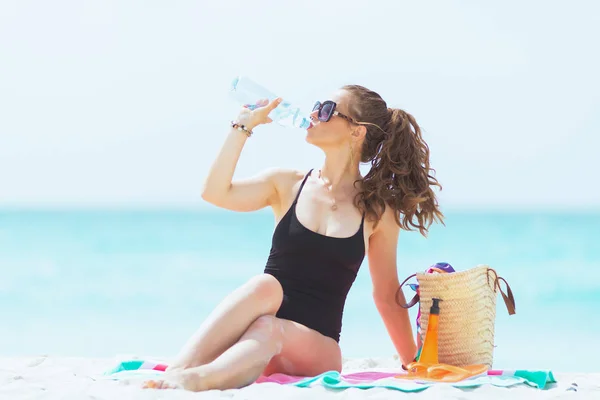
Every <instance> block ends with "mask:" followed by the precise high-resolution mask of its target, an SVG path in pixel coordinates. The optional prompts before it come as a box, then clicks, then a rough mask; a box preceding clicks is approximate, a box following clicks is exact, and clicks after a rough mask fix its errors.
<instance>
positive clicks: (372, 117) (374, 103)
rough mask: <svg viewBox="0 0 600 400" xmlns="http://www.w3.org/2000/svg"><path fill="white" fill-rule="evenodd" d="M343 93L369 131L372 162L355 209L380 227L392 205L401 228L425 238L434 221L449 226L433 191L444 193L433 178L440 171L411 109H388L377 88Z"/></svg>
mask: <svg viewBox="0 0 600 400" xmlns="http://www.w3.org/2000/svg"><path fill="white" fill-rule="evenodd" d="M342 89H343V90H345V91H347V92H348V93H349V94H350V96H351V99H352V100H351V101H350V104H349V106H350V115H351V116H352V117H353V118H354V119H355V120H356V121H358V123H359V124H361V125H364V126H365V127H366V129H367V134H366V137H365V140H364V142H363V146H362V149H361V156H360V158H361V160H360V161H361V162H363V163H370V164H371V169H370V171H369V172H368V173H367V174H366V175H365V176H364V177H363V178H362V180H361V181H360V183H361V184H360V190H359V193H358V194H357V195H356V198H355V199H354V202H355V205H356V206H357V207H359V209H362V210H363V211H364V212H365V213H366V215H367V217H368V218H369V219H370V220H371V221H375V225H377V223H378V222H379V220H380V219H381V216H382V215H383V213H384V211H385V208H386V207H387V206H389V207H391V208H392V209H393V210H394V212H395V217H396V222H397V223H398V225H399V226H400V227H401V228H403V229H404V230H408V231H412V230H414V229H413V228H416V229H418V230H419V232H420V233H421V235H423V236H425V237H426V236H427V233H428V228H429V226H431V224H432V223H433V222H434V221H436V220H437V221H439V222H441V223H442V224H444V222H443V219H444V215H443V214H442V212H441V211H440V210H439V206H438V202H437V199H436V196H435V194H434V192H433V190H432V187H433V186H438V187H439V189H440V190H441V189H442V186H441V185H440V184H439V183H438V181H437V179H436V178H435V177H434V176H433V175H432V174H431V172H435V170H434V169H433V168H430V166H429V146H428V145H427V143H425V141H424V140H423V137H422V135H421V129H420V127H419V125H418V124H417V122H416V121H415V118H414V117H413V116H412V115H410V114H409V113H407V112H406V111H404V110H401V109H397V108H388V106H387V104H386V102H385V101H384V100H383V98H381V96H380V95H379V94H377V93H375V92H374V91H372V90H369V89H367V88H365V87H363V86H360V85H346V86H343V87H342ZM444 225H445V224H444Z"/></svg>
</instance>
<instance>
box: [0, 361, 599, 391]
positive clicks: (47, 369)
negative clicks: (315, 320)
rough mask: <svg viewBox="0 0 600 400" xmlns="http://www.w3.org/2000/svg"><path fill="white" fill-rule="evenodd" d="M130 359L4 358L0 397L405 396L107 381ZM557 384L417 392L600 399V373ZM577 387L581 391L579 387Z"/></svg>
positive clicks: (379, 364) (388, 366) (365, 366)
mask: <svg viewBox="0 0 600 400" xmlns="http://www.w3.org/2000/svg"><path fill="white" fill-rule="evenodd" d="M124 358H127V357H116V358H66V357H46V356H39V357H15V358H0V399H49V400H58V399H61V400H62V399H65V400H66V399H84V400H104V399H107V400H108V399H110V400H114V399H198V398H210V399H212V398H215V399H265V398H273V399H284V398H285V399H306V398H309V397H310V398H312V399H313V400H321V399H387V398H391V397H397V396H404V395H407V394H405V393H402V392H399V391H396V390H390V389H383V388H374V389H366V390H365V389H357V388H351V389H345V390H332V389H327V388H325V387H312V388H298V387H293V386H285V385H280V384H275V383H260V384H253V385H250V386H248V387H245V388H242V389H236V390H225V391H216V390H213V391H208V392H203V393H193V392H188V391H183V390H151V389H141V388H140V387H139V381H137V380H133V379H132V380H119V381H115V380H106V379H103V378H102V374H103V372H104V371H106V370H108V369H110V368H112V367H114V365H115V363H117V362H118V361H120V360H122V359H124ZM370 370H371V371H372V370H378V371H390V370H399V364H398V362H397V360H396V359H394V358H393V357H390V358H382V359H347V360H345V361H344V365H343V371H342V372H343V373H349V372H356V371H370ZM555 378H556V380H557V381H558V382H557V383H556V384H552V385H549V387H547V388H546V389H544V390H540V389H535V388H532V387H529V386H526V385H517V386H514V387H510V388H500V387H494V386H492V385H484V386H481V387H478V388H475V389H458V388H454V387H451V386H448V385H443V386H441V385H438V386H435V387H431V388H428V389H426V390H424V391H423V392H420V393H414V394H411V395H412V396H416V397H418V398H422V399H434V398H442V397H443V398H445V399H456V400H458V399H483V398H485V399H494V398H497V399H504V398H508V396H510V398H511V399H513V400H514V399H562V398H565V399H566V398H572V396H574V395H578V397H579V396H583V397H580V398H586V399H588V398H590V399H591V398H596V397H595V396H600V373H594V374H577V373H560V372H559V371H558V372H555ZM574 388H576V389H577V391H574V390H573V389H574Z"/></svg>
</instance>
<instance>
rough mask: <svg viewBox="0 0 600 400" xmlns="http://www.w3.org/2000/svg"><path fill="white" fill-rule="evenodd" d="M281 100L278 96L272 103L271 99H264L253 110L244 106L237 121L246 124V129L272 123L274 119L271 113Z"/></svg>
mask: <svg viewBox="0 0 600 400" xmlns="http://www.w3.org/2000/svg"><path fill="white" fill-rule="evenodd" d="M281 101H282V99H281V97H278V98H276V99H275V100H273V101H271V102H270V103H269V100H267V99H262V100H259V101H258V102H257V103H256V108H254V109H253V110H251V109H250V108H249V107H248V106H244V107H243V108H242V110H241V111H240V114H239V115H238V118H237V122H238V123H239V124H242V125H245V126H246V129H249V130H252V129H254V128H256V127H257V126H258V125H262V124H270V123H271V122H273V120H272V119H271V118H269V113H270V112H271V111H273V110H274V109H275V108H276V107H277V106H278V105H279V104H280V103H281Z"/></svg>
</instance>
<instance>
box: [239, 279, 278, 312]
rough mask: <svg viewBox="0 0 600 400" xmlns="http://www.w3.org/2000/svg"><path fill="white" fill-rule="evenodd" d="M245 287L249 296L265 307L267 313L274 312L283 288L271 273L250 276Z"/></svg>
mask: <svg viewBox="0 0 600 400" xmlns="http://www.w3.org/2000/svg"><path fill="white" fill-rule="evenodd" d="M246 289H247V290H248V291H249V295H250V296H252V297H253V298H255V299H256V300H258V301H259V302H260V303H261V304H263V305H265V306H266V307H267V310H266V312H267V313H272V314H275V313H276V312H277V310H278V309H279V306H281V302H282V301H283V289H282V287H281V284H280V283H279V281H278V280H277V279H276V278H275V277H274V276H273V275H269V274H263V275H259V276H256V277H254V278H252V279H251V280H250V281H249V282H248V284H247V287H246Z"/></svg>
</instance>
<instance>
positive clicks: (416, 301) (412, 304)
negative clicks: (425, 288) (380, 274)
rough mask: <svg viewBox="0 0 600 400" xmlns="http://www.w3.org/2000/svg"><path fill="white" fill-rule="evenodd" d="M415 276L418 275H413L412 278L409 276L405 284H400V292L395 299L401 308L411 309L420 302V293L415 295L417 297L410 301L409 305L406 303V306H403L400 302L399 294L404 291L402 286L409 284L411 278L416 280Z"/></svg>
mask: <svg viewBox="0 0 600 400" xmlns="http://www.w3.org/2000/svg"><path fill="white" fill-rule="evenodd" d="M415 276H417V274H412V275H411V276H409V277H408V278H406V279H405V280H404V282H402V283H401V284H400V286H399V287H398V290H396V296H395V298H396V303H398V305H399V306H400V307H402V308H411V307H412V306H414V305H415V304H417V303H418V302H419V293H417V294H415V296H414V297H413V298H412V299H411V301H409V302H408V303H404V304H402V303H401V302H400V301H398V294H399V293H401V291H402V286H404V284H405V283H406V282H408V280H409V279H410V278H414V277H415Z"/></svg>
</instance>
